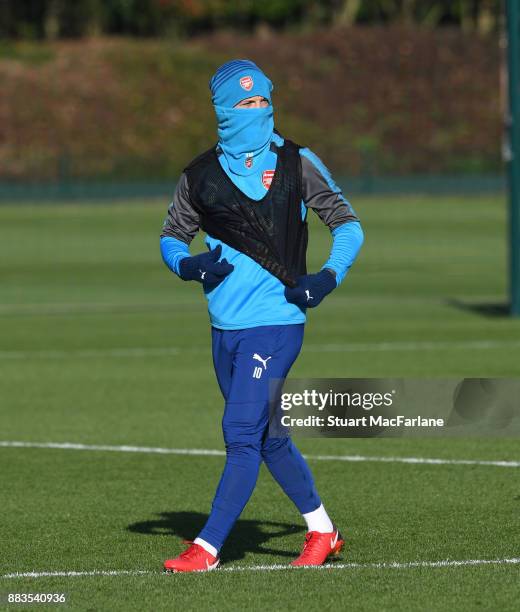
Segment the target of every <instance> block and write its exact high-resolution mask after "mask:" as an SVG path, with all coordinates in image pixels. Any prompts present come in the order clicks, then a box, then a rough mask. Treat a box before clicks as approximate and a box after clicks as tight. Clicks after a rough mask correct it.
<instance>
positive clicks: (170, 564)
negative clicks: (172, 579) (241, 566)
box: [164, 542, 220, 572]
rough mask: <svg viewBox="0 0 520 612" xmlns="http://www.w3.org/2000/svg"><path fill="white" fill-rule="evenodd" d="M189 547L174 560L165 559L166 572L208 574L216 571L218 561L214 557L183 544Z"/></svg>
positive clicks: (195, 546)
mask: <svg viewBox="0 0 520 612" xmlns="http://www.w3.org/2000/svg"><path fill="white" fill-rule="evenodd" d="M185 544H190V546H189V547H188V548H187V549H186V550H185V551H184V552H181V554H180V555H179V556H178V557H176V558H175V559H167V560H166V561H165V562H164V569H165V571H166V572H209V571H211V570H214V569H217V567H218V564H219V563H220V559H219V558H218V557H214V556H213V555H212V554H211V553H209V552H208V551H207V550H205V549H204V548H202V546H199V545H198V544H193V542H185Z"/></svg>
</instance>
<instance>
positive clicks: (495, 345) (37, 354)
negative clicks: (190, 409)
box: [0, 340, 520, 360]
mask: <svg viewBox="0 0 520 612" xmlns="http://www.w3.org/2000/svg"><path fill="white" fill-rule="evenodd" d="M501 348H509V349H514V348H520V341H516V340H468V341H460V342H427V341H425V342H366V343H356V342H352V343H348V344H347V343H346V344H305V345H304V348H303V350H304V351H307V352H310V353H363V352H368V353H373V352H389V351H401V352H407V351H443V350H493V349H501ZM209 352H210V348H209V347H207V346H200V347H186V348H182V347H179V346H165V347H119V348H106V349H102V348H100V349H78V350H74V349H71V350H58V349H56V350H54V349H49V350H34V351H0V359H5V360H23V359H92V358H103V357H116V358H128V357H129V358H135V357H138V358H143V357H162V356H168V355H179V354H180V353H209Z"/></svg>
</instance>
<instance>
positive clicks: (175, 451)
mask: <svg viewBox="0 0 520 612" xmlns="http://www.w3.org/2000/svg"><path fill="white" fill-rule="evenodd" d="M1 447H3V448H48V449H59V450H80V451H108V452H118V453H146V454H158V455H191V456H197V457H205V456H213V457H225V455H226V453H225V451H223V450H217V449H205V448H161V447H153V446H112V445H109V444H79V443H75V442H22V441H16V440H0V448H1ZM304 457H305V458H306V459H309V460H311V461H349V462H352V463H361V462H378V463H409V464H425V465H487V466H495V467H511V468H518V467H520V461H501V460H487V459H440V458H439V459H436V458H430V457H372V456H368V455H304Z"/></svg>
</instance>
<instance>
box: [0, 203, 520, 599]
mask: <svg viewBox="0 0 520 612" xmlns="http://www.w3.org/2000/svg"><path fill="white" fill-rule="evenodd" d="M354 206H355V208H356V210H357V212H358V214H359V216H360V217H361V219H362V221H363V225H364V228H365V233H366V242H365V245H364V248H363V250H362V253H361V255H360V257H359V260H358V261H357V262H356V264H355V265H354V267H353V269H352V270H351V272H350V274H349V276H348V277H347V279H346V281H345V283H344V284H343V285H342V287H341V288H340V289H339V290H338V291H336V292H334V294H332V295H331V296H330V297H329V298H328V299H327V300H326V301H325V302H324V303H323V305H321V306H320V307H319V308H318V309H316V311H312V312H310V313H309V317H308V319H309V320H308V325H307V329H306V338H305V343H304V348H303V352H302V354H301V356H300V358H299V359H298V361H297V363H296V365H295V367H294V368H293V370H292V375H293V376H295V377H305V376H309V377H356V376H367V377H370V376H418V377H419V376H420V377H441V376H519V375H520V322H519V321H513V320H511V319H508V318H507V317H504V316H500V305H501V304H503V303H504V302H505V299H506V247H505V235H506V230H505V216H506V215H505V204H504V201H503V199H502V198H501V197H498V196H497V197H482V198H464V197H436V198H427V197H419V196H418V197H408V198H398V197H391V198H390V197H389V198H383V197H380V198H359V199H358V200H354ZM165 212H166V203H164V202H160V203H159V202H156V201H153V202H133V203H119V204H112V205H110V206H106V205H102V204H99V203H96V204H86V203H83V204H70V205H67V206H64V205H44V204H38V205H16V206H15V205H12V206H11V205H5V206H2V207H0V279H1V283H0V402H1V411H0V440H3V441H25V442H43V443H49V442H73V443H83V444H86V445H135V446H146V447H162V448H174V449H175V448H177V449H179V448H180V449H222V448H223V444H222V440H221V433H220V418H221V412H222V399H221V397H220V395H219V391H218V387H217V384H216V381H215V378H214V374H213V369H212V365H211V355H210V351H209V342H210V330H209V325H208V320H207V313H206V306H205V300H204V298H203V296H202V294H201V290H200V287H199V286H198V285H196V284H195V283H183V282H181V281H179V280H177V279H176V278H174V277H173V275H172V274H171V273H169V271H168V270H167V269H166V267H165V266H164V265H163V263H162V261H161V259H160V254H159V249H158V234H159V231H160V228H161V224H162V220H163V218H164V215H165ZM329 244H330V238H329V235H328V232H327V230H326V229H325V228H324V227H323V226H321V224H320V223H319V222H316V221H315V220H313V222H312V227H311V240H310V252H309V268H310V270H311V271H316V270H318V268H319V266H321V264H322V263H323V262H324V261H325V258H326V255H327V253H328V249H329ZM193 246H194V249H195V250H197V249H200V248H203V247H202V243H201V241H200V238H197V241H196V244H194V245H193ZM298 444H299V446H300V448H301V449H302V450H303V451H304V452H305V453H308V454H313V455H316V454H327V455H354V454H360V455H364V456H377V457H386V456H396V457H435V458H444V459H473V460H511V461H518V460H519V459H520V448H519V444H518V441H517V440H514V439H507V438H504V439H501V440H496V439H490V438H487V439H485V438H483V439H450V440H446V439H443V440H441V439H420V440H419V439H394V440H389V439H386V440H383V439H381V440H377V439H375V440H338V439H334V440H330V439H329V440H323V439H301V440H299V441H298ZM310 464H311V467H312V469H313V471H314V474H315V477H316V479H317V483H318V488H319V491H320V494H321V496H322V498H323V500H324V503H325V504H326V507H327V508H328V510H329V512H330V514H331V515H332V517H333V519H334V520H335V521H336V522H337V524H338V525H339V526H340V528H341V529H342V530H343V532H344V535H345V536H346V541H347V543H346V547H345V549H344V552H343V553H342V558H341V560H339V561H338V562H337V563H340V564H345V565H346V567H344V568H343V569H323V570H287V571H286V570H277V571H268V570H267V569H261V567H263V566H273V565H280V564H287V563H288V562H289V561H290V560H291V559H292V558H294V557H295V556H296V555H297V554H298V552H299V550H300V548H301V545H302V542H303V536H304V528H303V524H302V521H301V519H300V517H299V515H298V513H297V511H296V510H295V509H294V508H293V506H292V505H291V503H290V502H289V501H288V500H287V499H285V498H284V496H283V494H282V493H281V491H279V490H278V489H277V487H276V485H275V484H274V483H273V482H272V481H271V479H270V477H269V474H268V473H267V471H266V470H264V469H263V468H262V471H261V474H260V479H259V483H258V487H257V489H256V491H255V493H254V494H253V497H252V499H251V501H250V503H249V504H248V506H247V507H246V509H245V511H244V513H243V515H242V517H241V519H240V521H239V523H238V524H237V526H236V528H235V530H234V532H233V533H232V535H231V537H230V539H229V541H228V543H227V545H226V547H225V549H224V551H223V555H222V561H223V570H220V571H217V572H212V573H210V574H203V575H175V576H173V575H170V576H166V575H163V574H162V573H161V565H162V561H163V559H164V558H167V557H170V556H173V555H176V554H178V553H179V552H180V551H181V550H182V549H183V545H182V539H183V538H187V539H189V538H193V537H194V536H195V535H196V534H197V531H198V529H199V528H200V527H201V526H202V524H203V523H204V520H205V517H206V515H207V512H208V510H209V507H210V503H211V499H212V496H213V493H214V490H215V486H216V484H217V481H218V478H219V474H220V471H221V469H222V465H223V457H222V456H218V455H216V456H212V455H209V456H203V455H161V454H151V453H124V452H109V451H92V450H62V449H49V448H12V447H4V448H1V447H0V465H1V482H2V495H1V500H2V501H1V527H0V534H1V538H0V539H1V542H2V546H1V549H2V554H1V556H0V566H1V567H0V574H1V575H2V578H1V579H0V593H1V594H2V597H4V598H5V594H6V593H8V592H25V593H37V592H65V593H66V594H67V597H68V602H69V603H68V606H69V608H71V609H77V610H201V609H202V610H205V609H217V610H243V609H251V610H257V609H258V610H269V609H271V610H276V609H287V610H300V609H306V610H332V609H334V610H337V609H351V610H396V611H407V610H410V611H416V610H464V611H467V610H493V611H506V610H517V609H518V607H517V606H518V601H519V598H520V588H519V584H520V565H518V564H513V563H509V564H508V563H493V564H489V565H485V564H477V565H460V566H457V565H447V566H441V567H432V566H428V565H421V563H422V562H436V561H442V560H451V561H454V560H460V561H467V560H471V559H476V560H486V559H487V560H500V559H512V558H518V557H520V548H519V547H520V541H519V534H520V520H519V519H520V486H519V474H520V468H514V467H512V468H506V467H496V466H485V465H479V464H473V465H460V464H443V465H428V464H403V463H392V462H390V463H380V462H379V463H378V462H370V461H362V462H358V463H349V462H343V461H317V460H311V462H310ZM393 562H396V563H398V564H402V565H398V566H396V567H389V566H388V565H386V566H378V565H377V564H390V563H393ZM408 563H417V564H418V565H412V566H407V565H406V564H408ZM348 564H351V565H348ZM353 564H357V565H353ZM226 568H227V570H229V568H246V569H244V570H237V571H235V570H233V571H225V570H226ZM247 568H250V569H247ZM251 568H256V569H251ZM126 570H129V571H130V573H128V574H116V575H100V574H97V575H80V576H62V577H45V576H40V577H25V578H21V577H16V578H6V577H5V576H6V575H7V574H12V573H16V572H21V573H25V572H31V571H34V572H71V571H76V572H94V571H126ZM134 570H142V571H143V572H144V573H142V574H135V573H132V572H133V571H134ZM10 609H13V610H15V609H16V610H20V609H21V606H11V608H10ZM27 609H34V605H33V606H31V607H30V608H27ZM56 609H60V608H59V607H58V606H57V607H56Z"/></svg>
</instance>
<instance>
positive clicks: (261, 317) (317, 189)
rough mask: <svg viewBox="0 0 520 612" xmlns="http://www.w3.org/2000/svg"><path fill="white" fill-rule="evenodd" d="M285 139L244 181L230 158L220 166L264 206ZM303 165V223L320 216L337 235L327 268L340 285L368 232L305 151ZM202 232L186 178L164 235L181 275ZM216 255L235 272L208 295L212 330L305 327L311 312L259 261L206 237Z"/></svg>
mask: <svg viewBox="0 0 520 612" xmlns="http://www.w3.org/2000/svg"><path fill="white" fill-rule="evenodd" d="M282 145H283V138H282V137H281V136H280V135H279V134H276V133H275V134H274V137H273V142H272V145H271V150H270V152H269V154H268V155H267V156H266V158H265V160H264V163H263V164H262V165H261V166H260V167H259V168H258V171H257V172H256V173H254V174H252V175H249V176H239V175H237V174H234V173H232V172H231V170H230V169H229V167H228V165H227V163H226V158H225V156H224V155H219V162H220V164H221V166H222V168H223V169H224V170H225V172H226V173H227V175H228V176H229V177H230V178H231V180H232V181H233V182H234V183H235V185H236V186H237V187H238V188H239V189H240V190H241V191H243V192H244V193H245V194H246V195H247V196H249V197H250V198H252V199H255V200H260V199H261V198H262V197H263V196H264V195H265V192H266V189H268V188H269V185H270V179H271V178H272V174H273V172H274V169H275V167H276V158H277V153H276V150H277V148H278V147H280V146H282ZM300 156H301V162H302V184H303V200H302V205H301V206H302V218H305V217H306V215H307V212H308V209H309V208H311V209H312V210H314V211H315V212H316V213H317V214H318V216H319V217H320V219H321V220H322V221H323V223H325V224H326V225H327V226H328V228H329V229H330V231H331V233H332V238H333V242H332V249H331V251H330V254H329V258H328V259H327V261H326V262H325V264H324V265H323V266H322V269H323V268H329V269H331V270H334V272H335V273H336V282H337V284H338V285H339V284H340V283H341V282H342V280H343V279H344V278H345V275H346V274H347V272H348V270H349V268H350V267H351V266H352V264H353V263H354V260H355V259H356V256H357V254H358V252H359V249H360V248H361V245H362V243H363V230H362V229H361V224H360V223H359V219H358V218H357V216H356V214H355V212H354V210H353V209H352V207H351V205H350V204H349V202H348V201H347V200H346V199H345V198H344V197H343V195H342V193H341V190H340V189H339V188H338V186H337V185H336V184H335V182H334V181H333V179H332V177H331V175H330V172H329V171H328V170H327V168H326V167H325V166H324V164H323V163H322V162H321V160H320V159H319V158H318V157H317V156H316V155H315V154H314V153H313V152H312V151H310V150H309V149H307V148H302V149H300ZM198 230H199V219H198V214H197V212H196V211H195V210H194V209H193V206H192V204H191V202H190V194H189V187H188V181H187V179H186V175H185V174H182V175H181V177H180V180H179V182H178V184H177V188H176V190H175V194H174V196H173V201H172V203H171V204H170V206H169V207H168V214H167V216H166V219H165V221H164V225H163V230H162V233H161V254H162V257H163V260H164V262H165V263H166V265H167V266H168V267H169V268H170V270H172V271H173V272H174V273H175V274H177V275H178V274H179V262H180V261H181V260H182V259H183V258H184V257H189V256H190V252H189V244H190V242H191V241H192V240H193V238H194V236H195V235H196V233H197V232H198ZM205 242H206V244H207V246H208V247H209V248H210V249H213V248H215V247H216V246H217V245H218V244H221V245H222V257H221V258H222V259H223V258H226V259H227V260H228V261H229V262H230V263H231V264H233V265H234V266H235V269H234V270H233V272H232V273H231V274H230V275H229V276H227V277H226V278H225V279H224V280H223V281H222V283H220V285H218V286H217V287H216V288H214V289H213V290H212V291H205V294H206V298H207V300H208V311H209V316H210V321H211V324H212V325H213V326H214V327H217V328H219V329H246V328H250V327H258V326H260V325H291V324H298V323H304V322H305V312H304V311H303V310H302V309H301V308H299V307H298V306H296V305H295V304H290V303H289V302H287V300H286V299H285V295H284V290H285V287H284V285H283V283H282V282H281V281H279V280H278V279H277V278H276V277H275V276H273V275H272V274H271V273H270V272H268V271H267V270H265V269H264V268H262V266H260V265H259V264H258V263H257V262H256V261H254V260H253V259H251V258H250V257H249V256H247V255H245V254H244V253H241V252H239V251H237V250H236V249H233V248H232V247H230V246H229V245H227V244H225V243H223V242H221V241H220V240H217V239H215V238H213V237H212V236H209V235H206V237H205Z"/></svg>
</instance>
